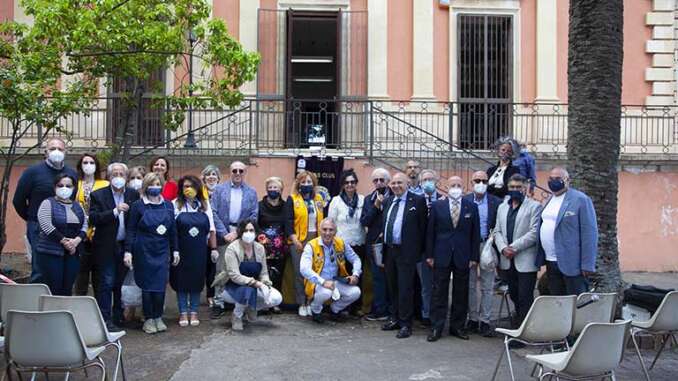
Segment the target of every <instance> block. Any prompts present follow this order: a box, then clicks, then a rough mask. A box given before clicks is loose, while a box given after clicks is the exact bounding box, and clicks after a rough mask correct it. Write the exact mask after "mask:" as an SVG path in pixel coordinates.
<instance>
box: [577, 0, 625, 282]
mask: <svg viewBox="0 0 678 381" xmlns="http://www.w3.org/2000/svg"><path fill="white" fill-rule="evenodd" d="M623 10H624V6H623V0H605V1H600V0H570V25H569V49H568V65H567V75H568V77H567V78H568V79H567V86H568V93H569V95H568V97H569V112H568V118H567V119H568V145H567V154H568V161H569V163H568V164H569V168H570V173H571V177H572V179H573V185H574V186H575V187H576V188H578V189H580V190H581V191H583V192H585V193H586V194H588V195H589V196H590V197H591V199H592V200H593V204H594V205H595V208H596V213H597V216H598V230H599V234H600V237H599V241H598V261H597V271H596V275H595V276H594V279H593V281H594V283H595V284H596V285H597V289H598V290H600V291H608V292H618V291H619V290H620V289H621V288H622V285H623V283H622V279H621V273H620V271H619V248H618V245H617V193H618V187H619V183H618V174H617V168H618V161H619V134H620V119H621V93H622V61H623V55H624V54H623V38H624V36H623V14H624V12H623Z"/></svg>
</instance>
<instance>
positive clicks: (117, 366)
mask: <svg viewBox="0 0 678 381" xmlns="http://www.w3.org/2000/svg"><path fill="white" fill-rule="evenodd" d="M113 346H114V347H115V349H116V351H117V359H116V362H115V370H114V371H113V381H117V380H118V369H120V363H121V361H122V344H120V341H117V342H115V343H113ZM122 377H123V380H124V379H125V374H124V372H123V376H122Z"/></svg>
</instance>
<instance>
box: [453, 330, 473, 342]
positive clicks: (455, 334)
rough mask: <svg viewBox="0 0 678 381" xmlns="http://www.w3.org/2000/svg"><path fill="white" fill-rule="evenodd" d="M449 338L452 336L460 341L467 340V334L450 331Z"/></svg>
mask: <svg viewBox="0 0 678 381" xmlns="http://www.w3.org/2000/svg"><path fill="white" fill-rule="evenodd" d="M450 336H454V337H456V338H459V339H462V340H468V339H469V337H468V334H467V333H466V332H464V331H462V330H460V329H450Z"/></svg>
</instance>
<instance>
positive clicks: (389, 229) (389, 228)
mask: <svg viewBox="0 0 678 381" xmlns="http://www.w3.org/2000/svg"><path fill="white" fill-rule="evenodd" d="M399 202H400V197H398V198H396V199H394V200H393V203H392V204H391V214H389V216H388V221H387V222H386V241H385V242H386V243H388V244H393V226H394V225H395V220H396V217H397V216H398V203H399Z"/></svg>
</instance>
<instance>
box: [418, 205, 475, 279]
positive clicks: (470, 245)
mask: <svg viewBox="0 0 678 381" xmlns="http://www.w3.org/2000/svg"><path fill="white" fill-rule="evenodd" d="M426 241H427V246H426V258H433V259H434V264H433V265H434V267H443V268H444V267H447V266H450V265H451V264H454V266H455V267H456V268H457V269H468V263H469V261H474V262H478V261H479V259H480V250H479V248H480V220H479V218H478V207H477V206H476V205H475V204H474V203H473V202H472V201H468V200H464V199H463V198H462V200H461V210H460V212H459V223H458V224H457V227H456V228H455V227H454V225H453V224H452V216H451V214H450V201H449V200H440V201H436V202H434V203H433V206H431V214H430V216H429V220H428V230H427V233H426Z"/></svg>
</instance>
